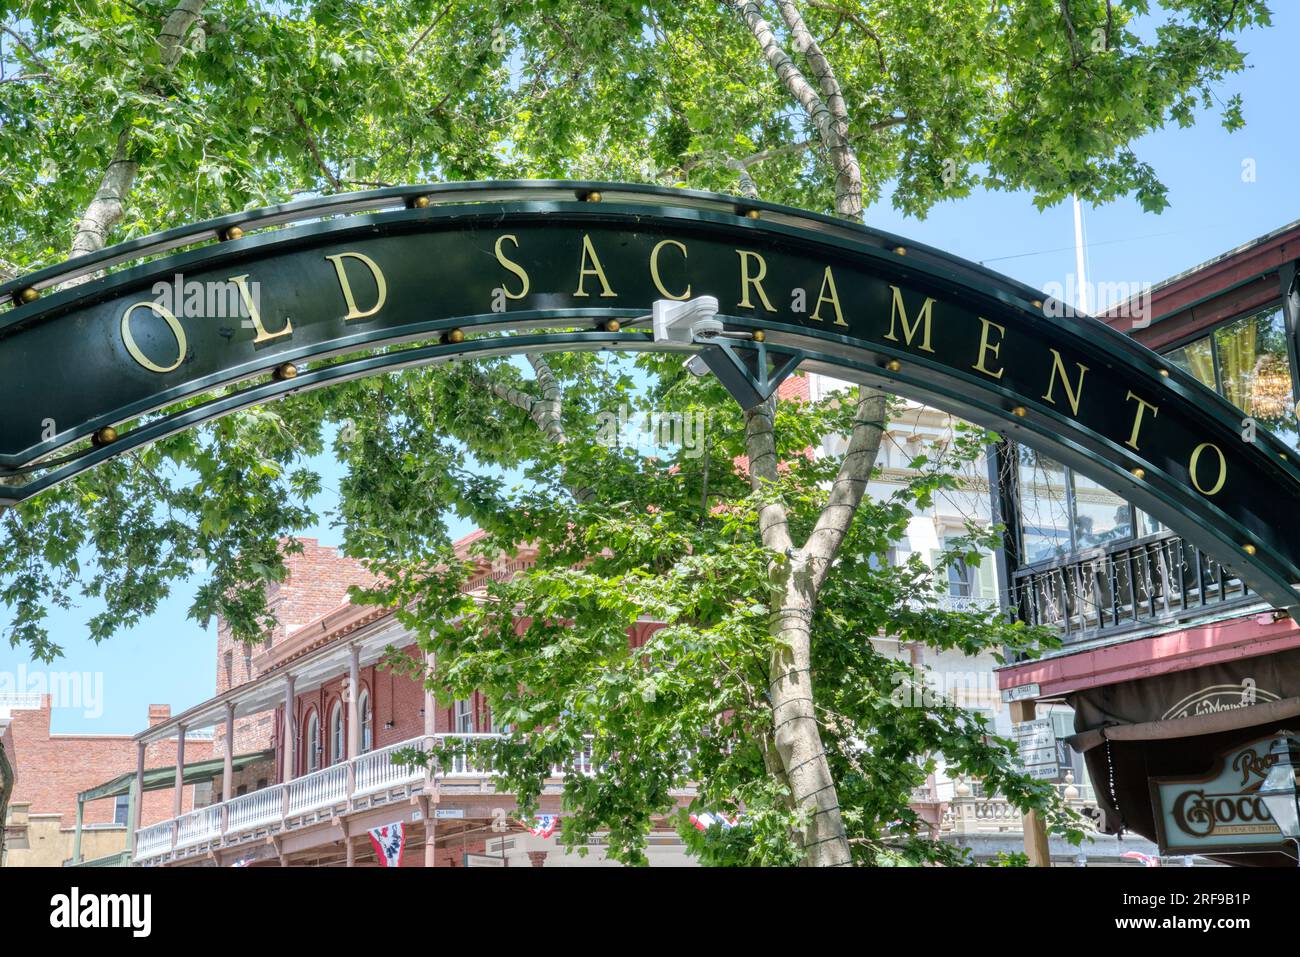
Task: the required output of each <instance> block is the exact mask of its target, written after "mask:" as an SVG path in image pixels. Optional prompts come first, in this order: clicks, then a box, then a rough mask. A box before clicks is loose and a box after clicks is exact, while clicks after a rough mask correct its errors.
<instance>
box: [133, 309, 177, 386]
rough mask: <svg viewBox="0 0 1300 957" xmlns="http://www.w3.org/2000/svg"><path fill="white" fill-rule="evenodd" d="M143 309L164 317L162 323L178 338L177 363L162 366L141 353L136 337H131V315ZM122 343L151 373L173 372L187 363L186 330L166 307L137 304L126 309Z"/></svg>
mask: <svg viewBox="0 0 1300 957" xmlns="http://www.w3.org/2000/svg"><path fill="white" fill-rule="evenodd" d="M142 307H143V308H145V309H149V310H152V311H153V313H154V314H155V315H158V316H160V317H162V321H163V322H165V323H167V328H168V329H170V330H171V331H172V335H173V336H175V337H176V361H175V362H173V363H172V364H171V365H169V366H160V365H158V364H157V363H156V362H153V361H151V360H150V359H149V357H148V356H147V355H145V354H144V353H143V352H141V351H140V347H139V346H138V345H136V343H135V336H133V335H131V313H133V312H135V310H137V309H140V308H142ZM122 343H123V344H124V345H125V346H126V351H127V352H128V353H130V355H131V358H132V359H134V360H135V361H136V362H138V363H140V365H142V366H144V367H145V368H146V369H148V370H149V371H150V372H172V371H174V370H175V369H177V368H178V367H179V366H180V364H181V363H182V362H184V361H185V348H186V345H185V330H184V329H183V328H182V327H181V324H180V320H178V319H177V318H176V317H175V316H173V315H172V314H171V312H170V311H169V310H168V309H167V307H166V306H162V305H159V304H158V303H156V302H136V303H132V304H131V305H129V306H127V307H126V312H124V313H122Z"/></svg>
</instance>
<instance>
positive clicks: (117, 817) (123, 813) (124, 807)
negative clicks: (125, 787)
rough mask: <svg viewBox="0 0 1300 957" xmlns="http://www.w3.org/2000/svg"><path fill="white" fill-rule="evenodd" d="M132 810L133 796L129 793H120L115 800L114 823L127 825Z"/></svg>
mask: <svg viewBox="0 0 1300 957" xmlns="http://www.w3.org/2000/svg"><path fill="white" fill-rule="evenodd" d="M130 812H131V796H130V795H129V794H119V795H118V796H117V797H116V798H114V800H113V823H114V824H121V825H122V826H123V827H126V826H127V824H128V823H129V822H128V820H127V815H128V814H130Z"/></svg>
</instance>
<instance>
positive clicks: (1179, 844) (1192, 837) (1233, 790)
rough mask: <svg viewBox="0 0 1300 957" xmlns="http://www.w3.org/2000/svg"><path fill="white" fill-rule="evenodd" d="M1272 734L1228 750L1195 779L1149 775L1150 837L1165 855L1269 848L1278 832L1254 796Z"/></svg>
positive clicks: (1275, 842) (1277, 842) (1279, 839)
mask: <svg viewBox="0 0 1300 957" xmlns="http://www.w3.org/2000/svg"><path fill="white" fill-rule="evenodd" d="M1272 742H1273V737H1271V736H1270V737H1267V738H1261V739H1260V740H1258V741H1252V742H1251V743H1249V744H1247V745H1244V746H1242V747H1239V748H1236V749H1234V750H1232V751H1229V752H1228V753H1227V754H1224V755H1222V756H1221V757H1220V758H1219V760H1218V761H1216V762H1215V765H1214V767H1213V768H1212V769H1211V770H1210V772H1209V773H1208V774H1206V775H1203V776H1200V777H1179V778H1153V779H1152V781H1151V800H1152V803H1153V805H1154V808H1155V812H1156V815H1155V817H1156V835H1157V837H1158V839H1159V844H1160V850H1161V851H1163V852H1164V853H1166V854H1213V853H1216V852H1225V851H1270V850H1273V849H1275V848H1277V847H1279V846H1281V845H1282V843H1283V837H1282V833H1281V831H1279V830H1278V827H1277V825H1276V824H1274V823H1273V818H1272V816H1271V815H1270V814H1269V812H1268V808H1267V807H1265V806H1264V802H1263V801H1262V800H1261V799H1260V797H1259V793H1258V792H1259V789H1260V786H1261V785H1262V784H1263V783H1264V778H1265V777H1267V775H1268V769H1269V768H1270V767H1272V765H1273V762H1274V760H1275V759H1274V758H1273V757H1272V756H1270V755H1269V746H1270V745H1271V744H1272Z"/></svg>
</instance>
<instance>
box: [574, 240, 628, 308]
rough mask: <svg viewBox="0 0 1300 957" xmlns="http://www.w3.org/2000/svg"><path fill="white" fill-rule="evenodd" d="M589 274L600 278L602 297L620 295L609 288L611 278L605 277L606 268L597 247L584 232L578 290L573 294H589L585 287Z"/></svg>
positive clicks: (579, 264)
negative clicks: (601, 262)
mask: <svg viewBox="0 0 1300 957" xmlns="http://www.w3.org/2000/svg"><path fill="white" fill-rule="evenodd" d="M588 259H590V260H591V265H590V266H588V265H587V260H588ZM588 276H595V277H596V278H597V279H599V280H600V296H601V298H602V299H604V298H606V297H608V296H617V295H618V293H616V292H615V291H614V290H613V289H610V288H609V280H608V279H606V278H605V268H604V267H603V266H601V264H600V257H599V256H597V255H596V247H595V246H593V245H592V244H591V237H590V236H588V235H587V234H586V233H583V234H582V262H580V263H578V291H577V292H575V293H574V294H573V295H574V296H575V297H576V296H587V295H589V293H588V292H587V291H586V290H585V289H584V288H583V286H584V285H585V284H586V282H587V277H588Z"/></svg>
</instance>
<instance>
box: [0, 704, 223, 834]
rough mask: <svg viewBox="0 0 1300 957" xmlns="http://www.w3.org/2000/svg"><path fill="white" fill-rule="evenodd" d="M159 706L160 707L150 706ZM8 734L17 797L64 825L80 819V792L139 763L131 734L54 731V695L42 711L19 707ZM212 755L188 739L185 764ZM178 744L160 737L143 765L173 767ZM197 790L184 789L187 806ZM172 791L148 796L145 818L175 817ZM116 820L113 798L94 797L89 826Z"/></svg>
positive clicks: (203, 744) (152, 820) (88, 810)
mask: <svg viewBox="0 0 1300 957" xmlns="http://www.w3.org/2000/svg"><path fill="white" fill-rule="evenodd" d="M153 707H157V706H156V705H153V706H151V708H153ZM12 717H13V721H12V723H11V724H10V726H9V727H10V732H11V733H12V738H13V751H12V753H11V754H10V760H11V762H12V763H13V765H14V770H15V772H16V774H17V781H16V783H15V786H14V795H13V800H14V801H29V802H31V812H32V813H33V814H59V815H61V823H62V826H64V827H71V826H72V825H73V824H75V823H76V820H77V793H78V792H80V791H85V790H88V789H89V788H92V787H94V786H95V785H97V784H104V783H105V782H107V781H111V780H112V779H113V778H115V777H117V776H118V775H120V774H124V773H126V772H128V771H130V772H134V771H135V766H136V744H135V742H134V741H133V740H132V739H131V737H130V736H129V735H116V734H114V735H84V734H52V733H51V732H50V699H49V696H48V695H45V696H43V697H42V698H41V707H40V709H39V710H15V711H13V712H12ZM210 757H212V742H211V741H200V740H194V739H189V740H187V741H186V742H185V762H186V764H189V763H191V762H194V761H202V760H205V759H207V758H210ZM175 764H176V742H175V741H174V740H169V741H160V742H157V743H155V744H151V745H149V747H148V748H147V749H146V751H145V767H146V768H158V767H174V766H175ZM193 791H194V789H193V788H192V787H190V788H186V789H185V795H184V803H183V808H184V810H192V809H193V802H194V795H193ZM172 800H173V792H172V791H171V789H165V790H162V791H151V792H149V793H147V794H146V795H145V796H144V803H143V805H142V808H141V813H142V816H141V821H142V822H143V823H144V824H154V823H157V822H158V821H165V820H167V819H168V818H170V817H171V816H172ZM112 820H113V801H112V800H103V801H95V802H93V803H91V804H88V805H87V806H86V817H85V821H86V823H87V824H106V823H109V822H111V821H112Z"/></svg>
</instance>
